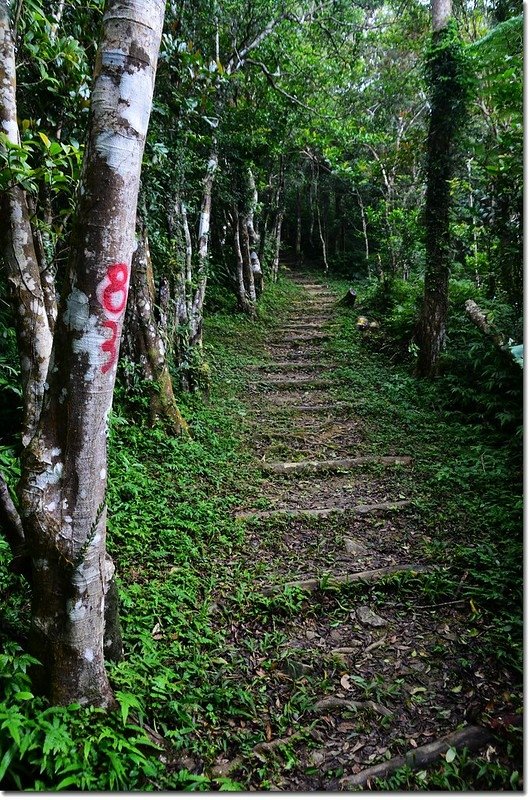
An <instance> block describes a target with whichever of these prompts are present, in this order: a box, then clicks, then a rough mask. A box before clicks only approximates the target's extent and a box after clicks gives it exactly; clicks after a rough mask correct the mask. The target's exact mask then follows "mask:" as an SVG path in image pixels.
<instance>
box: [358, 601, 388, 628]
mask: <svg viewBox="0 0 530 800" xmlns="http://www.w3.org/2000/svg"><path fill="white" fill-rule="evenodd" d="M357 619H358V620H359V622H362V624H363V625H370V627H371V628H382V627H383V626H384V625H388V620H386V619H383V617H380V616H379V615H378V614H376V613H375V611H372V609H371V608H368V606H361V607H360V608H358V609H357Z"/></svg>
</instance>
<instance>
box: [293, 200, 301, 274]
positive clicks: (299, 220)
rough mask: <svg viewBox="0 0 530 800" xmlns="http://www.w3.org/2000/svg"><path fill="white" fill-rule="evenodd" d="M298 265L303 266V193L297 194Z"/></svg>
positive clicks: (296, 250)
mask: <svg viewBox="0 0 530 800" xmlns="http://www.w3.org/2000/svg"><path fill="white" fill-rule="evenodd" d="M294 252H295V257H296V265H297V266H298V267H301V266H302V191H301V189H300V188H299V189H298V191H297V193H296V239H295V244H294Z"/></svg>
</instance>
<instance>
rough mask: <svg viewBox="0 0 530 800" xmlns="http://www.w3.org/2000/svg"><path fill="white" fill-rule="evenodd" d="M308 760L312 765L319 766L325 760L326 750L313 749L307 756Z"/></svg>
mask: <svg viewBox="0 0 530 800" xmlns="http://www.w3.org/2000/svg"><path fill="white" fill-rule="evenodd" d="M309 760H310V762H311V764H313V766H314V767H320V765H321V764H323V763H324V761H325V760H326V751H325V750H313V752H312V753H311V755H310V756H309Z"/></svg>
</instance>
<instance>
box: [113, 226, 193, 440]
mask: <svg viewBox="0 0 530 800" xmlns="http://www.w3.org/2000/svg"><path fill="white" fill-rule="evenodd" d="M155 298H156V295H155V281H154V275H153V264H152V261H151V254H150V250H149V240H148V236H147V229H146V227H145V223H144V221H143V220H142V219H141V217H138V222H137V245H136V250H135V251H134V253H133V259H132V265H131V286H130V291H129V299H128V303H127V313H126V325H125V327H126V332H125V335H124V349H125V350H126V353H127V356H128V357H129V358H130V359H131V361H133V363H135V364H137V365H138V366H139V368H140V370H141V376H142V378H143V379H144V380H146V381H149V382H150V383H151V388H150V389H149V393H150V394H149V416H150V422H151V424H152V425H154V424H156V422H158V421H159V420H161V421H162V422H164V423H165V424H166V425H167V426H169V427H170V429H171V431H172V433H174V434H177V435H178V434H182V433H187V432H188V426H187V423H186V421H185V420H184V418H183V417H182V414H181V413H180V411H179V409H178V406H177V403H176V400H175V395H174V393H173V384H172V382H171V375H170V374H169V369H168V365H167V360H166V345H165V342H164V339H163V336H162V333H161V331H160V329H159V325H158V322H157V319H156V317H155Z"/></svg>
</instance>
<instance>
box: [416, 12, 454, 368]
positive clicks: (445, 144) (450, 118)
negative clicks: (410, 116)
mask: <svg viewBox="0 0 530 800" xmlns="http://www.w3.org/2000/svg"><path fill="white" fill-rule="evenodd" d="M450 13H451V3H450V0H433V2H432V19H433V35H432V52H431V57H430V61H429V64H428V66H429V69H430V74H431V116H430V122H429V133H428V139H427V192H426V198H425V233H426V266H425V289H424V297H423V307H422V311H421V316H420V321H419V324H418V330H417V334H416V339H417V343H418V347H419V354H418V363H417V371H418V374H419V375H421V376H423V377H433V376H434V375H435V373H436V369H437V365H438V359H439V356H440V353H441V352H442V350H443V348H444V346H445V337H446V321H447V310H448V290H449V268H450V263H451V249H450V236H449V218H450V204H451V196H450V181H451V178H452V175H453V167H454V164H453V162H454V145H455V138H456V135H457V133H458V126H459V124H460V120H461V119H462V117H463V110H464V108H465V89H464V88H463V84H462V76H461V64H460V63H459V56H460V57H461V54H460V53H458V51H457V49H456V48H457V47H458V44H457V43H456V42H455V34H454V33H452V30H451V26H450V25H449V20H450Z"/></svg>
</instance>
